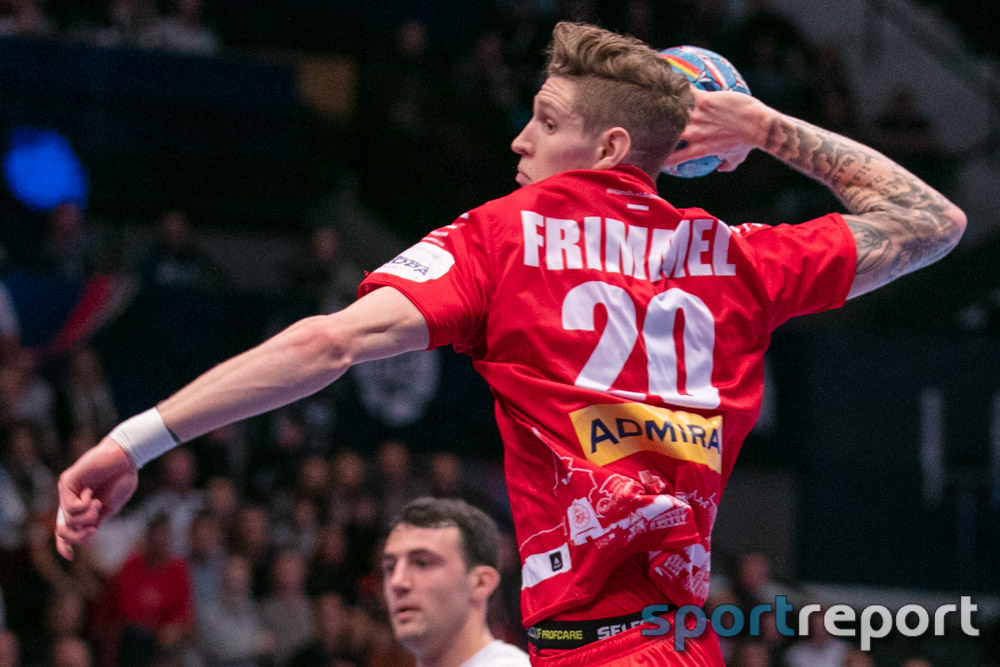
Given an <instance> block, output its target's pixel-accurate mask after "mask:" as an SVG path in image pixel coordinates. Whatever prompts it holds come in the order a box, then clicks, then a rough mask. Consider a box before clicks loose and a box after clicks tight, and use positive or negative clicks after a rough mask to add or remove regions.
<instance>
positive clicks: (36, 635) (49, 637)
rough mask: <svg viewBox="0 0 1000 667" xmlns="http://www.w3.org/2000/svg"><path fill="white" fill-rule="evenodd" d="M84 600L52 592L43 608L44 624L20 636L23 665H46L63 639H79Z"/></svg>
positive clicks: (80, 596)
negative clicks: (22, 636)
mask: <svg viewBox="0 0 1000 667" xmlns="http://www.w3.org/2000/svg"><path fill="white" fill-rule="evenodd" d="M85 604H86V600H85V599H84V598H83V596H82V595H80V594H79V593H77V592H75V591H64V592H61V593H56V594H55V595H54V596H53V597H52V598H50V599H49V601H48V605H47V606H46V609H45V622H44V624H43V625H42V626H41V627H36V628H33V629H32V631H31V632H30V633H29V634H26V635H25V637H24V639H25V640H24V642H22V647H23V649H24V657H25V662H27V663H28V664H35V665H50V664H52V663H53V662H55V650H54V647H55V646H56V644H58V643H59V642H60V641H62V640H64V639H77V640H79V639H80V637H81V635H82V633H83V630H84V620H85V618H84V611H85Z"/></svg>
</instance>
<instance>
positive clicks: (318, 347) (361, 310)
mask: <svg viewBox="0 0 1000 667" xmlns="http://www.w3.org/2000/svg"><path fill="white" fill-rule="evenodd" d="M428 342H429V334H428V329H427V324H426V322H425V320H424V318H423V315H422V314H421V313H420V311H419V310H418V309H417V308H416V306H414V305H413V304H412V303H411V302H410V301H409V300H408V299H407V298H406V297H405V296H403V295H402V293H400V292H399V291H397V290H395V289H393V288H391V287H384V288H382V289H378V290H375V291H374V292H372V293H370V294H368V295H366V296H364V297H363V298H361V299H359V300H358V301H356V302H355V303H354V304H353V305H351V306H350V307H348V308H345V309H344V310H342V311H339V312H337V313H334V314H332V315H324V316H318V317H309V318H306V319H304V320H301V321H299V322H297V323H296V324H293V325H292V326H290V327H288V328H287V329H285V330H284V331H282V332H281V333H279V334H277V335H276V336H274V337H273V338H270V339H269V340H267V341H265V342H264V343H261V344H260V345H258V346H257V347H255V348H253V349H251V350H248V351H247V352H244V353H243V354H240V355H238V356H236V357H233V358H232V359H230V360H228V361H225V362H223V363H221V364H219V365H218V366H216V367H215V368H213V369H212V370H210V371H208V372H207V373H205V374H204V375H202V376H200V377H198V378H197V379H195V380H194V381H193V382H191V384H189V385H187V386H186V387H184V388H183V389H181V390H180V391H178V392H177V393H176V394H174V395H173V396H171V397H170V398H168V399H167V400H165V401H163V402H162V403H160V405H159V406H157V408H156V410H150V411H147V412H146V413H143V415H140V416H137V417H134V418H132V419H131V420H127V421H126V422H124V423H123V424H122V425H120V426H119V427H118V428H116V429H115V430H114V431H112V433H111V434H109V435H108V436H106V437H105V438H104V439H103V440H101V442H100V443H98V445H97V446H96V447H94V448H93V449H91V450H90V451H88V452H87V453H86V454H84V455H83V456H81V457H80V459H79V460H78V461H77V462H76V463H74V464H73V465H72V466H70V467H69V468H68V469H67V470H66V471H65V472H63V474H62V475H61V476H60V477H59V509H60V518H59V520H58V522H57V523H58V525H57V526H56V546H57V547H58V549H59V552H60V553H61V554H62V555H63V556H64V557H66V558H72V556H73V547H72V545H74V544H81V543H84V542H86V541H87V540H88V539H89V538H90V537H91V536H92V535H93V534H94V532H96V530H97V528H98V527H99V525H100V523H101V521H102V520H103V519H104V518H106V517H107V516H109V515H112V514H115V513H116V512H118V510H120V509H121V508H122V506H123V505H124V504H125V502H126V501H127V500H128V499H129V498H130V497H131V495H132V493H134V491H135V488H136V483H137V480H138V475H137V472H138V468H137V462H138V463H139V464H141V463H142V462H143V461H145V460H146V459H148V458H150V457H151V456H155V454H156V453H157V452H158V451H161V450H162V449H163V447H164V446H166V447H169V446H172V445H173V444H174V442H175V441H180V442H183V441H187V440H192V439H194V438H196V437H198V436H200V435H203V434H205V433H208V432H209V431H212V430H215V429H217V428H219V427H221V426H224V425H226V424H231V423H233V422H236V421H240V420H242V419H246V418H248V417H252V416H254V415H258V414H261V413H264V412H267V411H269V410H272V409H274V408H277V407H280V406H282V405H286V404H288V403H291V402H293V401H296V400H298V399H300V398H303V397H305V396H308V395H310V394H312V393H315V392H316V391H318V390H320V389H322V388H323V387H325V386H326V385H328V384H330V383H331V382H333V381H334V380H336V379H337V378H338V377H340V376H341V375H343V374H344V372H345V371H346V370H347V369H348V368H350V366H351V365H352V364H355V363H360V362H362V361H369V360H372V359H381V358H385V357H390V356H393V355H396V354H401V353H403V352H408V351H411V350H420V349H424V348H426V347H427V345H428ZM129 441H131V442H129ZM126 449H129V450H130V451H129V452H126Z"/></svg>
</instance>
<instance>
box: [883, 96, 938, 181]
mask: <svg viewBox="0 0 1000 667" xmlns="http://www.w3.org/2000/svg"><path fill="white" fill-rule="evenodd" d="M874 130H875V136H874V137H873V139H872V145H873V146H874V147H875V148H878V149H879V150H880V151H882V152H883V153H885V154H886V155H888V156H889V157H890V158H892V159H893V160H896V161H897V162H899V163H900V164H901V165H903V166H904V167H906V168H907V169H909V170H911V171H912V172H913V173H915V174H916V175H917V176H920V177H921V178H923V179H925V180H927V182H928V183H930V184H932V185H934V186H935V187H938V188H946V187H947V186H948V182H945V181H947V180H948V179H947V178H946V176H947V173H948V172H949V171H950V170H949V169H948V168H947V166H946V165H945V164H944V162H945V159H946V158H947V157H948V155H947V153H946V151H945V149H944V147H943V146H942V145H941V143H940V141H939V140H938V137H937V132H936V130H935V128H934V124H933V123H932V122H931V120H930V119H929V118H928V117H927V116H926V115H924V114H923V113H922V112H921V111H920V108H919V107H918V106H917V98H916V95H915V94H914V91H913V90H912V89H910V88H907V87H905V86H899V87H897V88H895V89H894V90H893V91H892V93H891V94H890V95H889V99H888V101H887V103H886V106H885V108H884V109H882V111H881V112H880V113H879V115H878V116H877V117H876V118H875V127H874Z"/></svg>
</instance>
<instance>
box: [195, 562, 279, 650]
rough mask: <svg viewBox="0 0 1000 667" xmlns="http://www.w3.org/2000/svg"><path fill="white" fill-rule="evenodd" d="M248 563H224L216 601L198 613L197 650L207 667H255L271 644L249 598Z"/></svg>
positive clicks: (256, 607)
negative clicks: (220, 585)
mask: <svg viewBox="0 0 1000 667" xmlns="http://www.w3.org/2000/svg"><path fill="white" fill-rule="evenodd" d="M250 576H251V575H250V563H249V562H248V561H247V560H246V559H245V558H243V557H241V556H230V557H229V558H227V559H226V566H225V570H224V571H223V575H222V587H221V588H220V589H219V599H218V600H217V601H215V602H210V603H208V604H207V605H205V606H204V607H202V608H201V609H199V610H198V649H199V652H200V654H201V656H202V657H203V658H204V660H205V664H206V666H207V667H223V666H225V667H255V666H256V665H257V664H258V659H260V658H262V657H264V656H269V655H270V653H271V649H272V646H273V641H272V638H271V636H270V635H269V633H268V632H267V631H266V630H265V629H264V627H263V626H262V625H261V621H260V609H259V608H258V606H257V604H256V603H255V602H254V600H253V598H252V597H251V595H250Z"/></svg>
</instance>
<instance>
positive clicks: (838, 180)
mask: <svg viewBox="0 0 1000 667" xmlns="http://www.w3.org/2000/svg"><path fill="white" fill-rule="evenodd" d="M764 150H766V151H767V152H768V153H770V154H771V155H773V156H775V157H776V158H778V159H779V160H781V161H782V162H784V163H785V164H788V165H789V166H791V167H793V168H795V169H797V170H798V171H800V172H802V173H803V174H805V175H806V176H809V177H811V178H813V179H815V180H817V181H819V182H821V183H823V184H825V185H826V186H827V187H829V188H830V189H831V190H832V191H833V192H834V193H835V194H836V195H837V197H838V198H839V199H840V200H841V201H842V202H843V204H844V206H846V207H847V210H848V211H850V213H852V214H854V215H851V216H845V217H846V220H847V223H848V226H849V227H850V229H851V232H852V233H853V234H854V240H855V243H856V244H857V249H858V267H857V274H858V275H859V276H861V275H862V274H868V275H867V277H868V278H870V279H871V280H872V283H873V286H877V285H878V284H885V283H887V282H889V281H891V280H893V279H895V278H898V277H899V276H901V275H903V274H905V273H909V272H910V271H914V270H916V269H918V268H920V267H923V266H927V265H928V264H931V263H933V262H935V261H937V260H938V259H940V258H941V257H943V256H944V255H946V254H947V253H948V251H949V250H951V248H953V247H954V246H955V244H956V243H958V240H959V238H960V237H961V234H962V231H963V229H964V216H962V215H961V213H960V212H958V209H957V208H956V207H955V206H954V205H953V204H951V203H950V202H949V201H948V200H947V199H945V197H944V196H943V195H941V194H940V193H939V192H937V191H936V190H934V189H933V188H931V187H930V186H929V185H927V184H926V183H924V182H923V181H921V180H920V179H919V178H917V177H916V176H914V175H913V174H911V173H910V172H908V171H906V170H905V169H903V168H902V167H901V166H899V165H898V164H896V163H895V162H893V161H892V160H890V159H889V158H887V157H885V156H884V155H882V154H881V153H879V152H878V151H876V150H874V149H872V148H869V147H867V146H864V145H862V144H859V143H857V142H856V141H852V140H851V139H848V138H846V137H843V136H840V135H838V134H835V133H833V132H829V131H827V130H824V129H821V128H818V127H816V126H814V125H810V124H809V123H806V122H804V121H800V120H797V119H794V118H790V117H787V116H781V117H779V118H777V119H775V120H774V121H772V122H771V124H770V126H769V128H768V134H767V142H766V144H765V146H764ZM956 212H957V214H956Z"/></svg>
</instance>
